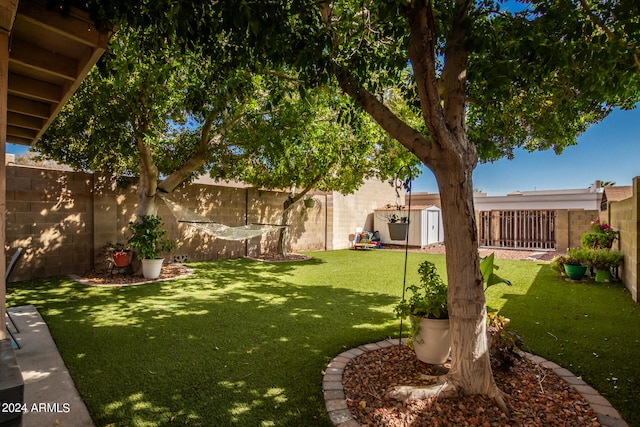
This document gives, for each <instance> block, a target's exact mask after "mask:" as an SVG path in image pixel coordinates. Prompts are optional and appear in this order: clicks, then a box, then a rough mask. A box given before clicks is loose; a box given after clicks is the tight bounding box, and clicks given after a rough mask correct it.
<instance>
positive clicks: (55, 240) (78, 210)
mask: <svg viewBox="0 0 640 427" xmlns="http://www.w3.org/2000/svg"><path fill="white" fill-rule="evenodd" d="M6 176H7V193H6V204H7V212H6V243H5V247H6V250H7V259H10V257H11V256H12V255H13V253H14V251H15V250H16V249H17V248H18V247H22V248H23V250H24V254H23V256H22V258H21V259H20V260H19V262H18V264H16V268H15V270H14V271H13V274H12V275H11V277H10V278H9V280H10V281H17V280H26V279H31V278H42V277H51V276H57V275H61V274H69V273H75V272H85V271H88V270H90V269H91V268H92V265H93V256H92V252H93V228H94V224H93V211H94V207H93V200H92V194H91V190H92V188H93V177H92V176H91V175H89V174H85V173H80V172H63V171H57V170H46V169H39V168H31V167H16V166H7V169H6Z"/></svg>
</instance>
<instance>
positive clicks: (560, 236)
mask: <svg viewBox="0 0 640 427" xmlns="http://www.w3.org/2000/svg"><path fill="white" fill-rule="evenodd" d="M596 218H598V211H595V210H584V209H571V210H568V209H558V210H556V250H557V251H561V252H562V251H566V250H567V249H568V248H579V247H581V246H582V243H581V242H580V239H581V238H582V234H583V233H586V232H587V231H590V230H591V221H593V220H595V219H596Z"/></svg>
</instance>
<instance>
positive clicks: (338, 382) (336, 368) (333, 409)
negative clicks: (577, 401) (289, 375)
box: [322, 338, 628, 427]
mask: <svg viewBox="0 0 640 427" xmlns="http://www.w3.org/2000/svg"><path fill="white" fill-rule="evenodd" d="M405 342H406V338H403V339H402V343H403V344H404V343H405ZM398 343H399V340H398V339H397V338H396V339H387V340H383V341H378V342H376V343H370V344H363V345H361V346H359V347H355V348H352V349H351V350H347V351H344V352H342V353H340V354H339V355H337V356H336V357H334V358H333V359H332V360H331V362H329V364H328V365H327V369H325V374H324V377H323V379H322V391H323V394H324V403H325V407H326V408H327V413H328V415H329V418H330V419H331V422H332V423H333V425H334V426H336V427H360V423H358V421H356V420H355V419H354V418H353V415H352V414H351V411H350V410H349V406H348V405H347V400H346V396H345V394H344V389H343V387H342V374H343V372H344V369H345V368H346V366H347V364H348V363H349V362H350V361H351V360H352V359H355V358H356V357H358V356H360V355H362V354H364V353H368V352H370V351H374V350H380V349H383V348H388V347H392V346H394V345H397V344H398ZM524 356H525V357H526V358H527V359H529V360H530V361H532V362H533V363H536V364H538V365H540V366H542V367H545V368H549V369H551V370H552V371H553V372H554V373H555V374H556V375H558V376H559V377H560V378H562V379H563V380H564V381H565V382H566V383H567V384H569V385H570V386H572V387H573V388H574V389H575V390H576V391H577V392H578V394H580V395H581V396H582V398H583V399H584V400H585V401H587V403H589V406H591V409H593V410H594V411H595V413H596V414H597V415H598V422H600V424H601V425H602V427H628V424H627V423H626V422H625V421H624V420H623V419H622V418H621V417H620V414H619V413H618V411H616V410H615V409H614V408H613V406H611V404H610V403H609V401H608V400H607V399H605V398H604V397H602V396H601V395H600V393H598V392H597V391H596V390H595V389H594V388H593V387H591V386H589V385H588V384H587V383H586V382H584V381H583V380H581V379H580V378H577V377H576V376H575V375H573V374H572V373H571V372H569V371H568V370H567V369H565V368H563V367H561V366H560V365H558V364H556V363H554V362H551V361H549V360H547V359H544V358H542V357H540V356H536V355H533V354H531V353H524Z"/></svg>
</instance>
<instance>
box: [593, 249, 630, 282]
mask: <svg viewBox="0 0 640 427" xmlns="http://www.w3.org/2000/svg"><path fill="white" fill-rule="evenodd" d="M623 260H624V255H622V253H620V252H618V251H613V250H610V249H593V250H592V251H591V256H590V259H589V265H590V266H591V267H592V268H594V269H595V270H596V277H595V280H596V282H608V281H610V280H611V269H612V268H614V267H617V266H619V265H620V264H622V261H623Z"/></svg>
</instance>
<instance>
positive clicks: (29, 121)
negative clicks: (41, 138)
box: [7, 113, 44, 131]
mask: <svg viewBox="0 0 640 427" xmlns="http://www.w3.org/2000/svg"><path fill="white" fill-rule="evenodd" d="M43 122H44V120H42V119H38V118H36V117H31V116H25V115H23V114H18V113H7V123H8V124H10V125H12V126H18V127H21V128H27V129H33V130H35V131H40V129H42V123H43Z"/></svg>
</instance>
